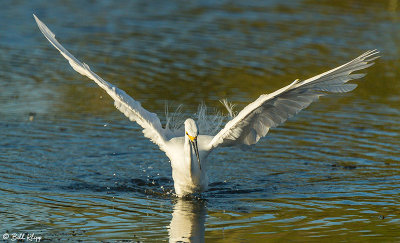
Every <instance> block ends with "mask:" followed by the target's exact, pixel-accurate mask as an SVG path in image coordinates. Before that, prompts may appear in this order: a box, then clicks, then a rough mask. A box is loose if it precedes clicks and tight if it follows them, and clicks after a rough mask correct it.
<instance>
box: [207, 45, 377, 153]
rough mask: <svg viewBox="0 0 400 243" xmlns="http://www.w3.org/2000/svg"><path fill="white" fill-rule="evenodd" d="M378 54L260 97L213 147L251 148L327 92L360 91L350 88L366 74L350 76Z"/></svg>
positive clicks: (226, 127) (216, 139) (234, 119)
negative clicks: (271, 129) (244, 146)
mask: <svg viewBox="0 0 400 243" xmlns="http://www.w3.org/2000/svg"><path fill="white" fill-rule="evenodd" d="M378 53H379V52H378V51H376V50H373V51H368V52H366V53H364V54H362V55H361V56H359V57H357V58H356V59H354V60H352V61H350V62H348V63H346V64H344V65H342V66H339V67H337V68H334V69H332V70H330V71H327V72H325V73H322V74H320V75H317V76H315V77H312V78H309V79H307V80H304V81H299V80H296V81H294V82H293V83H291V84H289V85H288V86H286V87H283V88H281V89H279V90H277V91H275V92H273V93H271V94H264V95H261V96H260V97H259V98H258V99H257V100H256V101H254V102H252V103H250V104H249V105H247V106H246V107H245V108H244V109H243V110H242V111H241V112H240V113H239V114H238V115H237V116H236V117H234V118H233V119H232V120H230V121H229V122H228V123H227V124H226V125H225V127H224V128H223V129H222V130H221V131H220V132H219V133H218V134H217V135H215V137H214V138H213V139H212V141H211V142H210V147H211V148H215V147H217V146H234V145H252V144H255V143H257V142H258V140H259V139H260V138H261V137H264V136H265V135H266V134H267V133H268V131H269V129H270V128H271V127H276V126H278V125H280V124H282V123H283V122H285V121H286V120H287V119H288V118H290V117H292V116H294V115H295V114H297V113H298V112H299V111H301V110H302V109H304V108H306V107H307V106H309V105H310V104H311V103H312V102H313V101H315V100H317V99H318V98H319V97H320V96H322V95H325V94H326V93H328V92H331V93H342V92H349V91H351V90H353V89H355V88H356V87H357V85H356V84H352V83H350V84H348V83H347V82H348V81H350V80H352V79H358V78H361V77H363V76H364V74H351V73H352V72H354V71H357V70H361V69H364V68H367V67H369V66H371V65H373V63H372V62H371V61H373V60H374V59H376V58H378V56H376V55H377V54H378Z"/></svg>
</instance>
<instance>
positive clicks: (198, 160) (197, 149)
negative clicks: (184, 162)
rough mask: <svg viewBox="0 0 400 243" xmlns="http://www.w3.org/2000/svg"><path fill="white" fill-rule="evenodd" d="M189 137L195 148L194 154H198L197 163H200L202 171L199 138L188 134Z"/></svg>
mask: <svg viewBox="0 0 400 243" xmlns="http://www.w3.org/2000/svg"><path fill="white" fill-rule="evenodd" d="M188 137H189V139H190V142H191V143H192V145H193V148H194V152H195V153H196V157H197V162H198V163H199V168H200V170H201V163H200V156H199V148H198V147H197V137H192V136H190V135H189V134H188Z"/></svg>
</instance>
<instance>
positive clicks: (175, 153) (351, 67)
mask: <svg viewBox="0 0 400 243" xmlns="http://www.w3.org/2000/svg"><path fill="white" fill-rule="evenodd" d="M34 17H35V20H36V23H37V24H38V26H39V29H40V30H41V31H42V33H43V34H44V36H45V37H46V38H47V39H48V40H49V41H50V43H51V44H52V45H53V46H54V47H55V48H57V49H58V50H59V51H60V53H61V54H62V55H63V56H64V57H65V58H66V59H67V60H68V61H69V63H70V65H71V66H72V68H73V69H74V70H75V71H77V72H78V73H80V74H82V75H84V76H87V77H88V78H90V79H92V80H93V81H94V82H96V84H98V85H99V86H100V87H101V88H102V89H104V90H105V91H106V92H107V93H108V94H109V95H110V96H111V98H113V99H114V104H115V106H116V108H117V109H118V110H120V111H121V112H122V113H124V114H125V115H126V116H127V117H128V118H129V119H130V120H131V121H135V122H137V123H138V124H139V125H140V126H141V127H142V128H143V133H144V135H145V137H147V138H149V139H150V140H151V141H152V142H153V143H155V144H156V145H158V146H159V148H160V149H161V150H162V151H164V152H165V153H166V155H167V156H168V158H169V159H170V161H171V167H172V177H173V179H174V187H175V192H176V194H177V195H178V196H184V195H187V194H191V193H197V192H203V191H205V190H207V185H208V178H207V174H206V170H207V163H206V161H207V157H208V155H209V154H210V153H211V152H212V151H213V150H214V149H216V148H218V147H227V146H251V145H254V144H256V143H257V142H258V141H259V139H260V138H261V137H264V136H266V135H267V133H268V131H269V129H270V128H273V127H276V126H278V125H280V124H282V123H284V122H285V121H286V120H287V119H288V118H290V117H292V116H294V115H295V114H297V113H298V112H299V111H301V110H302V109H304V108H306V107H307V106H309V105H310V104H311V103H312V102H313V101H315V100H317V99H318V98H319V97H320V96H323V95H325V94H326V93H329V92H332V93H342V92H349V91H351V90H353V89H354V88H356V86H357V85H356V84H352V83H350V84H349V83H347V82H348V81H350V80H352V79H358V78H361V77H363V76H364V75H363V74H351V73H352V72H354V71H358V70H361V69H364V68H367V67H369V66H371V65H373V63H371V61H373V60H374V59H376V58H377V56H376V54H377V53H378V52H377V51H368V52H366V53H364V54H362V55H361V56H359V57H357V58H356V59H354V60H352V61H350V62H348V63H346V64H344V65H341V66H339V67H337V68H334V69H332V70H330V71H327V72H325V73H322V74H320V75H317V76H315V77H312V78H309V79H306V80H304V81H300V80H295V81H294V82H292V83H291V84H289V85H287V86H285V87H283V88H281V89H279V90H277V91H275V92H273V93H271V94H263V95H261V96H260V97H259V98H258V99H257V100H255V101H254V102H252V103H250V104H249V105H247V106H246V107H245V108H244V109H243V110H242V111H241V112H239V113H238V114H237V115H236V116H233V115H232V112H231V110H230V108H229V107H228V106H227V105H226V107H227V109H228V111H229V113H230V114H231V116H232V119H231V120H230V121H229V122H227V123H226V124H225V126H224V128H223V129H221V130H220V131H219V132H218V133H217V134H216V135H214V136H212V135H210V134H201V135H199V129H198V126H197V124H196V122H195V121H194V120H193V119H190V118H189V119H186V121H185V123H184V125H185V126H184V130H179V129H178V130H176V129H170V128H169V127H168V125H166V126H165V127H164V128H163V127H162V125H161V122H160V119H159V118H158V117H157V115H156V114H154V113H151V112H149V111H147V110H145V109H144V108H143V107H142V106H141V105H140V103H139V102H137V101H135V100H134V99H133V98H132V97H130V96H129V95H127V94H126V93H125V92H124V91H123V90H120V89H118V88H117V87H115V86H114V85H112V84H110V83H108V82H106V81H105V80H103V79H102V78H100V77H99V76H98V75H97V74H95V73H94V72H92V71H91V70H90V68H89V66H88V65H86V64H84V63H81V62H80V61H78V60H77V59H76V58H75V57H74V56H73V55H71V54H70V53H69V52H68V51H67V50H66V49H65V48H64V47H63V46H62V45H61V44H60V43H59V42H58V41H57V40H56V39H55V35H54V34H53V33H52V32H51V31H50V30H49V29H48V28H47V26H46V25H45V24H43V23H42V22H41V21H40V20H39V19H38V18H37V17H36V16H35V15H34Z"/></svg>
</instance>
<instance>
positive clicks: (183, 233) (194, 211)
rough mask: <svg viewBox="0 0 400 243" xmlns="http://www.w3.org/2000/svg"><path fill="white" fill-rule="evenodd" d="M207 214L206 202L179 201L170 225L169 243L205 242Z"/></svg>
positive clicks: (175, 206)
mask: <svg viewBox="0 0 400 243" xmlns="http://www.w3.org/2000/svg"><path fill="white" fill-rule="evenodd" d="M206 213H207V209H206V202H205V201H204V200H197V199H182V198H179V199H177V200H176V202H175V205H174V212H173V213H172V219H171V223H170V225H169V242H204V232H205V227H204V223H205V221H206Z"/></svg>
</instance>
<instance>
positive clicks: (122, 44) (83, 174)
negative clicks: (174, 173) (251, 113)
mask: <svg viewBox="0 0 400 243" xmlns="http://www.w3.org/2000/svg"><path fill="white" fill-rule="evenodd" d="M399 6H400V3H399V2H398V1H396V0H391V1H374V0H371V1H368V2H365V1H346V2H345V1H343V2H342V3H336V2H335V3H332V1H300V0H299V1H290V3H286V2H282V1H272V0H271V1H244V2H243V1H201V2H196V3H195V2H192V3H189V2H187V1H151V2H148V1H131V2H126V3H124V4H120V3H116V2H115V1H95V2H91V1H90V2H84V3H82V2H81V1H68V2H64V1H51V2H49V1H34V2H33V1H32V2H31V3H27V2H26V1H14V2H13V4H10V5H3V6H2V8H1V9H0V16H2V19H3V21H1V23H0V33H1V34H0V63H1V68H0V89H1V92H0V117H1V118H0V195H1V200H0V229H1V230H0V231H1V232H0V235H3V234H5V233H8V234H9V235H10V236H11V237H12V234H13V233H26V235H27V234H28V233H29V234H32V233H34V234H35V235H36V236H40V237H42V241H44V240H45V239H46V240H49V241H57V240H59V241H66V240H68V241H78V240H83V241H85V242H86V241H119V240H128V241H130V240H131V241H145V242H148V241H168V240H169V239H170V240H171V241H174V240H183V241H189V239H191V240H192V241H194V242H196V241H208V242H211V241H218V242H245V241H252V242H264V241H266V240H269V241H325V240H336V241H348V240H349V239H351V240H352V241H378V240H380V241H399V240H400V233H399V232H400V217H399V206H400V203H399V198H400V186H399V184H400V163H399V161H400V152H399V151H400V142H399V140H400V139H399V138H400V136H399V135H400V125H399V124H400V116H399V115H400V102H399V101H400V98H399V97H400V81H399V80H400V72H399V70H400V51H399V48H398V43H400V42H399V41H400V35H399V33H400V27H399V26H400V25H399V20H400V15H399V11H400V10H399ZM32 13H36V14H37V15H38V17H39V18H41V19H42V20H43V21H44V22H45V23H46V24H47V25H48V26H49V27H50V28H51V29H52V30H53V31H54V32H55V33H56V35H57V36H58V39H59V40H60V41H61V43H63V44H64V45H65V46H66V47H67V48H68V49H69V50H70V51H71V52H72V53H74V54H75V55H76V56H77V57H78V58H80V59H81V60H83V61H85V62H86V63H88V64H89V65H90V66H91V67H92V69H93V70H94V71H96V72H97V73H98V74H99V75H100V76H102V77H103V78H104V79H106V80H109V81H110V82H112V83H114V84H116V85H118V86H119V87H120V88H122V89H124V90H126V91H127V93H129V94H131V95H132V96H133V97H135V99H137V100H139V101H141V102H142V104H143V106H144V107H145V108H147V109H149V110H151V111H154V112H156V113H158V114H159V116H160V117H161V119H162V120H164V118H165V116H164V107H165V103H166V101H168V102H169V104H171V105H173V106H174V105H175V106H176V105H178V104H185V106H184V111H185V112H187V113H188V114H190V113H193V112H195V111H196V109H197V105H198V104H199V103H201V102H202V101H205V102H206V104H207V105H208V106H210V107H216V108H217V109H219V110H221V111H223V107H222V106H221V105H220V104H219V101H218V100H219V99H222V98H229V100H230V101H232V102H234V103H236V104H237V107H238V109H240V108H242V107H244V105H246V104H247V103H248V102H250V101H252V100H254V99H256V98H257V97H258V96H259V95H260V94H261V93H263V92H271V91H274V90H276V89H278V88H280V87H282V86H283V85H286V84H288V83H290V82H292V81H293V80H294V79H296V78H300V79H305V78H307V77H310V76H313V75H315V74H318V73H320V72H322V71H326V70H328V69H329V68H333V67H335V66H337V65H340V64H343V63H344V62H346V61H348V60H350V59H352V58H354V57H356V56H358V55H359V54H361V53H362V52H364V51H366V50H368V49H375V48H376V49H379V50H380V51H381V52H382V58H381V59H379V60H378V61H377V63H376V65H374V66H373V67H371V68H369V69H368V70H367V72H368V75H367V76H366V77H365V78H364V79H363V80H362V81H358V84H359V87H358V88H357V89H356V90H355V91H354V92H351V93H350V94H346V95H337V96H335V95H334V96H331V97H326V98H323V99H321V100H320V101H319V102H317V103H314V104H313V105H312V106H310V107H309V108H308V109H307V110H305V111H303V112H301V113H300V114H299V115H298V116H296V117H295V118H294V119H291V120H290V121H289V122H287V123H286V124H285V125H284V126H281V127H279V128H276V129H273V130H271V131H270V134H269V135H268V137H267V138H265V139H263V140H262V141H261V142H259V143H258V144H257V146H255V147H254V149H253V150H252V151H246V152H243V151H240V150H238V149H221V150H219V151H218V152H217V153H214V154H212V155H211V157H210V158H209V161H210V165H209V172H208V174H209V177H210V183H211V184H210V190H209V191H208V192H205V193H204V194H203V195H201V198H191V199H188V200H178V199H176V198H175V197H174V196H173V195H172V194H173V181H172V179H171V168H170V165H169V162H168V160H167V158H166V157H165V156H164V154H163V153H162V152H160V151H159V150H158V149H157V147H156V146H154V145H153V144H152V143H151V142H149V141H147V140H146V139H145V138H143V136H142V133H141V130H140V128H139V127H138V126H137V125H135V124H132V123H130V122H129V121H128V120H127V119H126V118H125V117H123V115H121V114H120V113H119V112H118V111H116V110H115V108H114V107H113V105H112V102H111V99H110V98H108V97H107V96H106V94H105V93H104V92H103V91H101V90H100V89H99V88H98V87H96V86H95V85H94V84H93V83H91V82H89V81H88V80H87V79H86V78H84V77H81V76H80V75H79V74H76V73H75V72H74V71H72V70H71V68H70V67H69V66H68V65H67V63H66V62H65V60H64V59H63V58H62V57H61V56H60V55H59V54H58V53H57V52H56V51H55V50H54V49H53V48H52V47H51V46H50V44H49V43H48V42H47V41H46V40H45V39H44V37H43V36H42V35H41V33H40V32H39V30H38V28H37V26H36V24H35V23H34V20H33V18H32ZM189 237H191V238H189ZM10 239H11V238H10Z"/></svg>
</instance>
